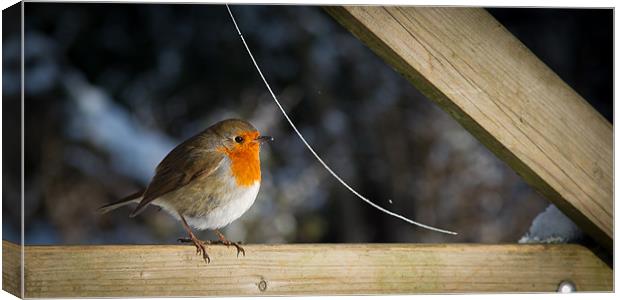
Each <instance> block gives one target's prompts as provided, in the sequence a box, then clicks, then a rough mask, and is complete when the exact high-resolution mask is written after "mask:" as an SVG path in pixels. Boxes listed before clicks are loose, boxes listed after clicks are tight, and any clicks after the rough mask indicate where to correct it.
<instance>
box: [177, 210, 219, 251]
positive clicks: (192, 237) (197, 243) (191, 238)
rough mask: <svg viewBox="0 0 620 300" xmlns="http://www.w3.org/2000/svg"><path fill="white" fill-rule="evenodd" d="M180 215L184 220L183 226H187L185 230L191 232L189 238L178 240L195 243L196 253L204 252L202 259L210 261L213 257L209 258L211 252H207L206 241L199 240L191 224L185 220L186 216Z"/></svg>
mask: <svg viewBox="0 0 620 300" xmlns="http://www.w3.org/2000/svg"><path fill="white" fill-rule="evenodd" d="M179 216H181V221H183V227H185V230H186V231H187V233H188V234H189V238H180V239H178V241H179V242H181V243H193V244H194V246H196V254H201V253H202V259H203V260H204V261H205V262H206V263H210V262H211V258H209V254H207V249H206V248H205V245H204V242H203V241H201V240H199V239H198V238H197V237H196V236H195V235H194V233H193V232H192V229H191V228H190V227H189V225H187V221H185V218H184V217H183V215H181V214H179Z"/></svg>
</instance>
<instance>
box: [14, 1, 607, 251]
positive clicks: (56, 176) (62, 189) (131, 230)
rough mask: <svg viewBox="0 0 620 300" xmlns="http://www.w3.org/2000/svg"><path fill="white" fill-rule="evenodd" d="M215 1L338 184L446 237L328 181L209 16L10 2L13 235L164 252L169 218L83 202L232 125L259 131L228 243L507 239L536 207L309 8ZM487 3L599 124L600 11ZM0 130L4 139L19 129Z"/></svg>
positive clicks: (208, 10)
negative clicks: (250, 189)
mask: <svg viewBox="0 0 620 300" xmlns="http://www.w3.org/2000/svg"><path fill="white" fill-rule="evenodd" d="M232 9H233V11H234V13H235V14H236V17H237V21H238V23H239V26H240V27H241V30H242V31H243V33H244V36H245V38H246V40H247V41H248V43H249V46H250V47H251V48H252V50H253V52H254V55H255V56H256V59H257V60H258V63H259V64H260V65H261V67H262V69H263V71H264V73H265V75H266V77H267V79H268V80H269V81H270V83H271V85H272V88H273V89H274V91H275V92H276V94H277V95H278V96H279V99H280V100H281V101H282V104H283V105H284V107H285V108H286V109H287V110H288V111H289V113H290V115H291V117H292V119H293V120H294V122H296V124H297V126H298V127H299V128H300V130H301V131H302V133H303V134H304V135H305V137H306V138H307V139H308V141H309V142H310V143H311V144H312V145H313V146H314V147H315V149H316V150H317V151H318V153H319V154H320V155H321V156H322V157H323V158H324V159H325V161H326V162H327V163H328V164H329V165H330V166H331V167H332V168H333V169H334V170H335V171H336V172H337V173H338V174H339V175H341V177H342V178H343V179H344V180H345V181H347V182H348V183H350V184H351V185H352V186H353V187H354V188H356V189H357V190H358V191H359V192H360V193H361V194H363V195H365V196H367V197H369V198H370V199H372V200H374V201H375V202H376V203H377V204H379V205H381V206H384V207H386V208H388V209H390V210H392V211H394V212H396V213H399V214H402V215H404V216H406V217H409V218H412V219H414V220H416V221H419V222H423V223H425V224H429V225H431V226H436V227H440V228H444V229H448V230H453V231H457V232H459V235H458V236H449V235H445V234H440V233H436V232H431V231H427V230H424V229H420V228H417V227H414V226H412V225H409V224H407V223H405V222H403V221H400V220H398V219H395V218H393V217H389V216H387V215H385V214H382V213H380V212H379V211H377V210H375V209H373V208H371V207H370V206H369V205H367V204H365V203H363V202H362V201H360V200H359V199H357V198H356V197H355V196H353V195H352V194H351V193H350V192H349V191H348V190H346V189H345V188H344V187H343V186H341V185H340V184H339V183H338V182H337V181H336V180H335V179H333V178H332V177H330V176H329V174H328V173H327V172H326V171H325V170H324V169H323V168H322V167H321V166H320V164H319V163H318V162H317V161H316V160H315V159H314V158H313V157H312V155H311V154H310V153H309V152H308V150H307V149H306V148H305V147H304V145H303V144H302V143H301V141H300V140H299V139H298V137H297V136H296V135H295V134H294V132H293V131H292V129H291V128H290V127H289V125H288V124H287V123H286V122H285V120H284V118H283V117H282V115H281V114H280V112H279V111H278V109H277V107H276V106H275V104H274V103H273V101H272V100H271V98H270V96H269V95H268V92H267V90H266V88H265V87H264V85H263V83H262V81H261V80H260V78H259V77H258V74H257V72H256V70H255V69H254V67H253V66H252V64H251V61H250V60H249V58H248V56H247V53H246V52H245V49H244V48H243V45H242V43H241V41H240V40H239V37H238V35H237V33H236V32H235V29H234V27H233V25H232V22H231V20H230V18H229V16H228V13H227V11H226V8H225V7H224V6H221V5H155V4H46V3H26V4H25V20H26V23H25V59H26V62H25V93H26V94H25V108H26V115H25V124H26V128H25V130H26V133H25V167H26V173H25V190H26V194H25V203H24V214H25V218H26V232H25V236H26V237H25V238H26V243H28V244H113V243H175V240H176V238H177V237H181V236H184V232H183V230H182V226H181V225H180V224H179V223H177V222H176V221H175V220H174V219H172V217H170V216H168V215H167V214H166V213H164V212H158V211H157V209H155V208H149V209H147V210H146V211H145V212H144V213H142V214H141V215H140V216H139V217H136V218H134V219H130V218H128V214H129V212H130V208H122V209H119V210H117V211H114V212H112V213H109V214H107V215H99V214H97V212H96V209H97V208H98V207H99V206H101V205H103V204H105V203H107V202H111V201H115V200H117V199H119V198H121V197H123V196H126V195H128V194H130V193H133V192H135V191H136V190H137V189H139V188H140V187H143V186H144V185H145V184H147V183H148V181H149V180H150V178H151V176H152V175H153V170H154V168H155V166H156V165H157V164H158V163H159V161H160V160H161V159H162V158H163V157H164V156H165V155H166V154H167V153H168V151H170V150H171V149H172V148H173V147H174V146H175V145H177V144H178V143H180V142H181V141H183V140H184V139H186V138H188V137H190V136H192V135H194V134H196V133H197V132H199V131H201V130H203V129H205V128H206V127H208V126H210V125H211V124H213V123H215V122H217V121H219V120H222V119H225V118H231V117H236V118H243V119H247V120H250V121H251V122H252V123H253V124H254V125H255V126H256V127H257V128H258V129H259V130H261V132H262V133H264V134H268V135H271V136H274V137H275V142H273V143H271V144H269V145H267V146H266V147H264V148H263V150H262V153H261V158H262V167H263V183H262V187H261V190H260V192H259V195H258V198H257V200H256V202H255V204H254V206H253V207H252V208H251V209H250V210H249V211H248V212H247V213H246V214H245V215H244V216H243V217H242V218H240V219H239V220H237V221H236V222H234V223H233V224H231V225H229V226H228V227H226V228H225V230H224V233H225V234H226V235H227V237H229V238H230V239H231V240H243V241H245V242H248V243H293V242H298V243H304V242H313V243H318V242H328V243H330V242H331V243H346V242H450V243H453V242H481V243H513V242H516V241H517V240H519V238H520V237H521V236H523V235H524V234H525V232H526V231H527V229H528V228H529V226H530V224H531V222H532V220H533V219H534V217H535V216H536V215H538V214H539V213H540V212H542V211H543V210H544V209H545V208H546V207H547V205H548V204H549V203H548V202H547V201H546V200H545V199H543V198H542V197H541V196H540V195H538V194H537V193H536V192H535V191H534V190H532V189H531V188H530V187H529V186H528V185H526V184H525V183H524V182H523V180H522V179H521V178H520V177H518V176H517V175H516V174H515V173H514V172H513V171H512V170H511V169H510V168H508V167H507V166H506V165H505V164H504V163H503V162H501V161H499V160H498V159H497V158H496V157H495V156H494V155H493V154H491V153H490V152H489V151H488V150H487V149H486V148H485V147H484V146H482V145H481V144H480V143H479V142H478V141H477V140H476V139H474V138H473V137H472V136H471V135H470V134H469V133H468V132H466V131H465V130H464V129H463V128H461V126H460V125H459V124H458V123H456V122H455V121H454V120H453V119H451V118H450V117H449V116H448V115H447V114H446V113H444V112H443V111H441V110H440V109H439V108H437V107H436V105H434V104H433V103H432V102H430V101H429V100H427V99H426V98H425V97H424V96H422V95H421V94H420V93H419V92H418V91H417V90H416V89H415V88H413V87H412V86H411V85H410V84H409V83H408V82H407V81H406V80H405V79H404V78H401V77H400V76H399V75H398V74H397V73H396V72H394V71H393V70H392V68H391V67H389V66H388V65H387V64H385V63H384V62H383V61H382V60H380V59H379V58H378V57H377V56H375V55H374V54H373V53H372V52H371V51H370V50H369V49H368V48H366V47H365V46H364V45H363V44H362V43H361V42H359V41H358V40H357V39H355V38H354V37H353V36H352V35H351V34H350V33H349V32H347V31H346V30H345V29H343V28H342V27H340V26H339V25H338V24H337V23H336V22H335V21H334V20H333V19H332V18H331V17H330V16H329V15H327V14H326V13H325V12H324V11H323V10H322V9H321V8H320V7H310V6H232ZM489 11H490V12H491V14H493V15H494V16H495V17H496V18H497V19H498V20H499V21H500V22H501V23H502V24H504V26H506V27H507V28H508V29H509V30H510V31H511V32H512V33H513V34H515V35H516V36H517V37H518V38H519V39H520V40H521V41H523V42H524V44H526V45H527V46H528V47H529V48H530V49H531V50H532V51H533V52H534V53H536V54H537V55H538V56H539V57H540V58H541V59H542V60H543V61H544V62H545V63H547V64H548V65H549V66H550V67H551V68H552V69H553V70H554V71H556V72H557V73H558V74H559V75H560V77H562V78H563V79H564V80H565V81H567V83H568V84H569V85H570V86H572V87H573V88H574V89H575V90H576V91H577V92H578V93H580V94H581V95H582V96H583V97H584V98H585V99H587V100H588V101H590V102H591V103H592V105H593V106H594V107H595V108H596V109H597V110H599V111H600V113H601V114H602V115H603V116H605V117H606V118H607V119H608V120H609V121H610V122H612V117H613V116H612V106H613V94H612V93H613V87H612V75H613V73H612V72H613V69H612V68H613V67H612V59H613V54H612V49H613V45H612V41H613V37H612V30H613V27H612V24H613V11H612V10H610V9H607V10H603V9H598V10H577V9H490V10H489ZM17 16H19V15H17ZM5 18H6V17H5ZM16 32H17V33H19V30H17V31H16ZM3 43H4V49H3V50H4V52H3V53H4V54H3V60H4V61H5V66H7V67H8V69H7V70H9V71H7V72H5V73H4V74H5V75H4V82H3V96H4V98H3V99H4V100H3V106H4V112H5V113H4V115H3V118H4V121H5V122H7V123H10V122H13V123H15V124H19V113H10V112H12V111H13V112H14V111H17V112H19V105H20V102H19V72H18V70H19V35H10V34H9V35H3ZM7 62H8V64H7ZM11 70H12V71H11ZM4 128H5V130H4V131H3V139H5V145H7V142H6V141H8V142H14V144H16V141H19V131H18V130H15V129H10V128H7V126H4ZM14 149H16V148H15V147H13V148H11V149H7V150H5V151H4V164H3V166H4V170H3V173H4V174H5V175H4V176H3V197H4V202H3V222H4V226H3V238H4V239H8V240H13V241H17V240H18V239H19V231H18V230H19V224H20V223H19V207H18V203H19V202H16V201H12V200H11V199H13V200H15V199H19V186H20V185H19V152H17V151H13V152H11V150H14ZM16 150H18V149H16ZM12 203H13V204H15V203H17V205H12ZM199 236H200V237H202V238H204V239H208V238H214V236H213V235H211V233H207V232H204V233H200V234H199Z"/></svg>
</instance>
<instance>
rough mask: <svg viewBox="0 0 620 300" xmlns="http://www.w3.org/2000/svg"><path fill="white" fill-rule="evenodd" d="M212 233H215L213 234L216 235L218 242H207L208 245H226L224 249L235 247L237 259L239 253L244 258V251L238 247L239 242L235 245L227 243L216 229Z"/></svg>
mask: <svg viewBox="0 0 620 300" xmlns="http://www.w3.org/2000/svg"><path fill="white" fill-rule="evenodd" d="M213 232H215V234H216V235H217V238H218V240H217V241H207V243H209V244H222V245H226V247H230V246H235V248H237V257H239V253H243V256H245V250H244V249H243V247H241V246H239V244H240V243H241V242H238V243H235V242H231V241H229V240H228V239H226V237H225V236H224V235H223V234H222V233H221V232H220V231H219V230H217V229H215V230H213Z"/></svg>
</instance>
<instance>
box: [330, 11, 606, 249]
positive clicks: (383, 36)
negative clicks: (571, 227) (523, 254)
mask: <svg viewBox="0 0 620 300" xmlns="http://www.w3.org/2000/svg"><path fill="white" fill-rule="evenodd" d="M325 9H326V10H327V12H328V13H329V14H331V15H332V16H333V17H334V18H335V19H336V20H337V21H338V22H340V24H342V26H344V27H345V28H347V29H348V30H349V31H351V33H353V35H355V36H356V37H357V38H358V39H360V40H361V41H362V42H364V43H365V44H366V45H368V47H369V48H370V49H372V50H373V51H374V52H375V53H376V54H378V55H379V56H380V57H382V58H383V59H384V60H385V61H386V62H387V63H389V64H390V65H391V66H392V67H394V68H395V69H396V70H397V71H398V72H400V73H401V74H402V75H403V76H405V77H406V78H407V79H408V80H409V81H410V82H411V83H412V84H413V85H414V86H416V88H418V89H419V90H420V91H422V92H423V93H424V94H425V95H426V96H427V97H428V98H429V99H431V100H433V101H435V102H436V103H437V104H438V105H439V106H440V107H442V108H443V109H444V110H446V111H447V112H448V113H449V114H450V115H451V116H452V117H454V118H455V119H456V120H457V121H458V122H459V123H460V124H461V125H462V126H463V127H465V129H467V130H468V131H469V132H471V134H472V135H474V136H475V137H476V138H478V139H479V140H480V141H481V142H482V143H483V144H484V145H486V146H487V147H488V148H489V149H490V150H491V151H493V153H495V155H497V156H498V157H499V158H500V159H502V160H504V161H505V162H506V163H507V164H508V165H509V166H510V167H512V168H513V169H514V170H515V171H516V172H517V173H518V174H520V175H521V176H522V177H523V178H524V179H525V180H526V181H527V182H528V183H529V184H530V185H532V186H533V187H535V188H536V189H537V190H538V191H539V192H540V193H542V194H543V195H544V196H545V197H546V198H547V199H548V200H550V201H551V202H553V203H554V204H555V205H556V206H558V207H559V208H560V209H561V210H562V211H563V212H564V213H566V214H567V215H568V216H569V217H570V218H571V219H573V220H574V221H575V222H576V223H577V224H578V225H579V226H580V227H581V228H582V229H583V230H584V231H586V232H587V233H588V234H589V235H591V236H592V237H594V238H595V239H596V240H597V241H598V242H599V243H601V244H602V245H603V246H605V247H606V248H607V249H611V248H612V240H613V183H612V178H613V167H612V160H613V150H612V147H613V132H612V126H611V124H610V123H609V122H607V120H605V119H604V118H603V117H602V116H601V115H600V114H599V113H598V112H596V111H595V110H594V109H593V108H592V107H591V106H590V105H589V104H588V103H587V102H586V101H585V100H584V99H583V98H582V97H581V96H579V95H578V94H577V93H576V92H575V91H574V90H573V89H571V88H570V87H569V86H568V85H567V84H566V83H564V81H562V79H560V78H559V77H558V76H557V75H556V74H555V73H554V72H553V71H552V70H551V69H549V68H548V67H547V66H546V65H545V64H544V63H543V62H541V61H540V60H539V59H538V58H537V57H536V56H535V55H534V54H533V53H532V52H530V51H529V49H527V47H525V46H524V45H523V44H522V43H521V42H520V41H519V40H518V39H517V38H515V37H514V36H513V35H512V34H510V32H508V31H507V30H506V28H504V27H503V26H502V25H501V24H500V23H499V22H497V20H495V19H494V18H493V17H492V16H491V15H490V14H489V13H488V12H487V11H485V10H484V9H481V8H445V7H444V8H428V7H427V8H422V7H379V6H363V7H361V6H360V7H337V6H333V7H326V8H325Z"/></svg>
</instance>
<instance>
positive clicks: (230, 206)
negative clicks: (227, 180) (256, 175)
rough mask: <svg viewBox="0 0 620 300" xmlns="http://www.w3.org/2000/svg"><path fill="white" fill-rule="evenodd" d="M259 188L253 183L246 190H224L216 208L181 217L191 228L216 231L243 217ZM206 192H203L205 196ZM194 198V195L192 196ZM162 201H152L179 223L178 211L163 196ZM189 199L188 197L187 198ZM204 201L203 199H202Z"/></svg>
mask: <svg viewBox="0 0 620 300" xmlns="http://www.w3.org/2000/svg"><path fill="white" fill-rule="evenodd" d="M259 188H260V182H257V183H255V184H254V185H252V186H250V187H247V188H238V187H236V188H234V189H233V188H224V189H225V190H226V192H224V193H218V194H219V195H222V196H219V197H218V199H217V201H218V202H219V203H222V204H221V205H218V206H217V207H214V208H212V209H208V210H203V211H206V212H204V213H202V215H196V216H192V215H187V214H185V215H183V217H185V220H187V224H188V225H190V226H191V227H193V228H196V229H199V230H205V229H218V228H222V227H225V226H226V225H228V224H230V223H232V222H233V221H234V220H236V219H238V218H239V217H241V215H243V214H244V213H245V212H246V211H247V210H248V209H249V208H250V207H251V206H252V204H254V200H256V196H257V195H258V190H259ZM207 193H208V192H206V191H205V193H204V194H205V195H206V194H207ZM181 194H183V193H182V192H180V191H179V192H178V193H176V195H175V196H177V197H179V196H180V195H181ZM193 196H194V197H195V195H193ZM162 198H164V199H156V200H154V201H153V204H154V205H157V206H160V207H161V208H163V209H164V210H166V211H167V212H168V213H170V215H172V216H173V217H175V218H176V219H177V220H179V221H180V217H179V214H178V212H177V211H178V209H177V208H176V207H174V206H173V205H171V204H170V203H168V202H167V201H165V198H166V197H165V196H164V197H162ZM188 198H189V197H188ZM187 200H188V201H199V200H198V199H187ZM203 201H204V199H203Z"/></svg>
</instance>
